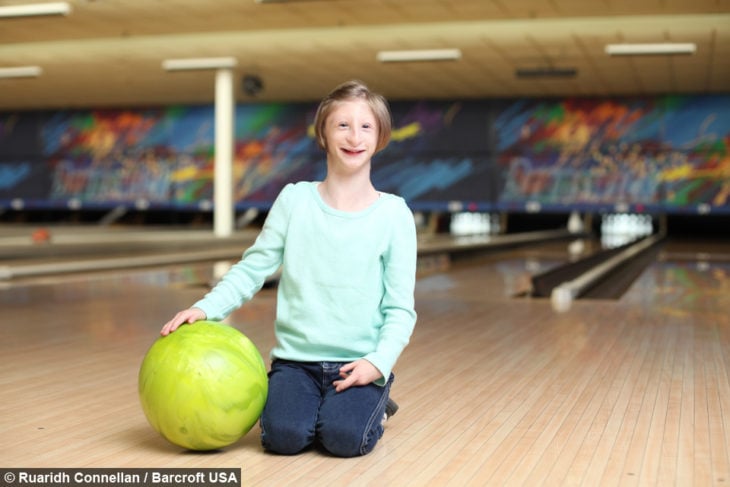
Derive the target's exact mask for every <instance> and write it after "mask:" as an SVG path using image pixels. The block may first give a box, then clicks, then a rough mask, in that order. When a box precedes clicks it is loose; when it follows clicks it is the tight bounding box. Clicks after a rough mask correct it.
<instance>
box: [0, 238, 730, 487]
mask: <svg viewBox="0 0 730 487" xmlns="http://www.w3.org/2000/svg"><path fill="white" fill-rule="evenodd" d="M565 245H566V244H559V243H556V244H551V246H549V247H547V248H542V249H540V248H538V249H535V248H525V249H523V250H520V251H512V252H500V253H494V254H492V255H490V256H488V257H486V258H483V259H481V260H480V261H478V262H466V261H465V262H462V263H460V264H459V265H455V266H454V267H452V269H451V270H449V271H448V272H432V273H430V274H428V275H424V276H423V277H421V278H420V279H419V281H418V285H417V311H418V312H419V320H418V324H417V327H416V331H415V334H414V336H413V339H412V342H411V344H410V346H409V347H408V348H407V349H406V351H405V352H404V354H403V356H402V357H401V359H400V361H399V363H398V365H397V367H396V370H395V373H396V382H395V384H394V386H393V391H392V395H393V397H394V399H396V401H398V403H399V404H400V407H401V408H400V411H399V412H398V414H397V415H396V416H395V417H393V418H392V419H391V421H390V422H389V423H388V424H387V427H386V432H385V435H384V437H383V439H382V440H381V442H380V443H379V444H378V446H377V447H376V449H375V451H374V452H373V453H371V454H370V455H367V456H365V457H362V458H356V459H337V458H331V457H328V456H325V455H323V454H321V453H318V452H315V451H312V452H307V453H304V454H301V455H298V456H292V457H286V456H274V455H269V454H266V453H264V452H263V451H262V449H261V447H260V444H259V439H258V429H257V427H256V428H254V430H252V431H251V432H250V433H249V434H248V435H247V436H246V437H244V438H243V439H242V440H241V441H240V442H238V443H236V444H235V445H233V446H231V447H228V448H226V449H224V450H223V451H220V452H216V453H205V454H203V453H191V452H186V451H181V450H180V449H179V448H177V447H174V446H172V445H170V444H168V443H166V441H165V440H163V439H162V438H161V437H160V436H158V435H157V433H155V432H154V431H153V430H152V429H151V427H150V426H149V425H148V424H147V422H146V420H145V417H144V415H143V413H142V410H141V408H140V405H139V401H138V398H137V372H138V369H139V365H140V363H141V360H142V357H143V356H144V354H145V352H146V350H147V348H148V347H149V346H150V344H151V343H152V341H153V340H154V339H155V338H156V336H157V332H158V330H159V328H160V326H161V324H162V323H163V322H164V321H166V320H167V319H168V317H169V316H170V315H171V314H172V313H173V312H175V311H176V310H178V309H179V308H182V307H185V306H188V305H189V304H190V303H191V302H193V301H194V300H196V299H197V298H198V297H200V296H201V294H202V293H203V292H205V290H206V286H205V285H206V283H207V282H209V281H210V279H211V278H212V272H213V271H212V268H213V266H212V265H210V264H198V265H193V266H178V267H168V268H161V269H145V270H136V271H129V272H123V273H122V272H115V273H113V274H104V273H99V274H93V275H86V276H56V277H53V278H48V279H34V280H29V281H25V282H22V281H21V282H15V281H10V282H5V283H0V357H2V361H1V362H0V397H2V400H1V401H0V451H2V454H0V467H16V468H17V467H54V468H60V467H117V468H120V467H240V469H241V475H242V479H243V485H246V486H282V485H293V486H310V485H318V486H330V485H331V486H345V485H373V486H384V485H386V486H388V485H392V486H426V485H428V486H442V485H444V486H445V485H454V486H464V485H475V486H477V485H478V486H483V485H508V486H512V485H525V486H535V485H546V486H564V485H583V486H603V485H606V486H613V485H642V486H644V485H657V486H672V485H674V486H713V485H716V486H726V485H730V262H728V260H727V259H723V258H721V259H713V258H711V255H712V254H706V253H705V254H703V255H701V256H700V259H701V260H700V261H697V260H695V259H694V258H692V257H691V255H694V254H691V253H690V254H688V251H687V250H686V249H683V250H682V258H680V259H678V260H674V259H673V258H672V257H671V254H670V253H664V254H663V258H662V259H661V260H660V261H659V262H657V263H656V264H655V265H653V266H652V267H651V268H650V269H648V270H647V271H646V272H645V273H643V274H642V276H641V278H640V279H639V280H638V281H637V282H636V283H635V284H634V286H633V287H632V288H631V289H630V291H629V292H628V293H627V294H626V295H625V296H624V297H623V298H622V299H621V300H619V301H591V302H583V301H578V302H576V303H574V305H573V306H572V308H571V309H570V310H568V311H567V312H564V313H557V312H555V311H553V310H552V309H551V306H550V303H549V300H536V299H526V298H515V297H513V295H514V294H515V293H517V292H519V291H520V290H524V287H525V285H526V283H527V281H528V279H529V274H530V273H531V272H535V271H536V270H538V269H540V268H541V267H542V268H544V267H545V266H549V265H554V264H555V263H556V262H558V261H560V260H561V259H563V260H564V259H566V258H567V253H566V252H565V251H564V250H563V247H564V246H565ZM689 248H690V249H691V248H692V247H691V246H690V247H689ZM728 248H729V247H725V250H724V252H725V255H727V254H728V253H730V251H729V250H728ZM688 255H690V256H689V257H687V256H688ZM707 255H710V257H707ZM274 301H275V291H274V290H264V291H262V292H261V293H260V294H259V295H258V296H257V297H256V298H255V299H254V301H252V302H251V303H249V304H248V305H247V306H245V307H243V308H242V309H240V310H238V311H237V312H235V313H234V314H233V315H232V316H231V317H230V318H229V320H228V321H229V323H231V324H232V325H234V326H236V327H238V328H240V329H241V330H242V331H244V333H246V334H247V335H248V336H249V337H250V338H251V339H252V340H253V341H254V342H255V343H256V344H257V345H258V346H259V348H260V349H261V350H262V351H263V352H264V353H268V350H269V349H270V348H271V347H272V343H273V333H272V329H271V322H272V319H273V312H274Z"/></svg>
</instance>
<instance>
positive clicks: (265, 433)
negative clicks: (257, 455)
mask: <svg viewBox="0 0 730 487" xmlns="http://www.w3.org/2000/svg"><path fill="white" fill-rule="evenodd" d="M313 440H314V433H313V432H309V431H305V430H304V429H302V428H301V426H300V425H298V424H295V423H286V422H285V421H276V422H274V424H264V422H263V421H262V422H261V445H262V446H263V447H264V449H265V450H267V451H270V452H272V453H278V454H280V455H294V454H297V453H299V452H301V451H302V450H304V449H306V448H307V447H309V446H310V445H311V444H312V442H313Z"/></svg>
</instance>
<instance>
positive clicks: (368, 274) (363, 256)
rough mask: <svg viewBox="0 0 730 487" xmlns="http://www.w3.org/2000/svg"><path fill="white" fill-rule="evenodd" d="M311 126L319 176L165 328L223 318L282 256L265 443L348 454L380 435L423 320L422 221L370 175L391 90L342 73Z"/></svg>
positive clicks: (365, 449)
mask: <svg viewBox="0 0 730 487" xmlns="http://www.w3.org/2000/svg"><path fill="white" fill-rule="evenodd" d="M314 128H315V136H316V139H317V143H318V145H319V146H320V147H321V148H322V149H323V150H324V151H325V152H326V154H327V174H326V177H325V178H324V181H322V182H300V183H296V184H289V185H287V186H286V187H285V188H284V189H283V190H282V191H281V193H280V194H279V196H278V197H277V198H276V201H275V202H274V204H273V205H272V207H271V210H270V211H269V214H268V216H267V218H266V222H265V223H264V226H263V228H262V230H261V233H260V234H259V236H258V237H257V239H256V242H255V243H254V244H253V245H252V246H251V247H250V248H249V249H247V250H246V251H245V252H244V254H243V257H242V259H241V260H240V261H239V262H238V263H237V264H236V265H234V266H233V267H232V268H231V270H230V271H229V272H228V273H227V274H226V275H225V276H224V277H223V279H222V280H221V282H220V283H219V284H218V285H216V286H215V287H214V288H213V290H211V291H210V292H209V293H208V294H207V295H206V296H205V297H204V298H203V299H202V300H200V301H198V302H197V303H195V304H194V305H193V307H191V308H190V309H187V310H184V311H181V312H179V313H177V314H176V315H175V316H174V317H173V318H172V319H171V320H170V321H169V322H168V323H166V324H165V325H164V326H163V328H162V331H161V333H162V335H167V334H169V333H170V332H173V331H174V330H175V329H177V328H178V327H179V326H180V325H182V324H183V323H190V324H192V323H194V322H195V321H198V320H203V319H209V320H220V319H223V318H224V317H225V316H227V315H228V314H229V313H231V312H232V311H233V310H234V309H236V308H237V307H239V306H241V305H242V304H243V303H245V302H246V301H248V300H250V299H251V298H252V297H253V295H254V294H255V293H256V292H258V291H259V289H261V287H262V285H263V283H264V280H265V279H266V277H268V276H269V275H271V274H273V273H274V272H275V271H277V270H278V269H279V267H281V278H280V281H279V286H278V290H277V292H278V294H277V310H276V320H275V335H276V344H275V346H274V348H273V350H272V352H271V357H272V364H271V370H270V372H269V395H268V398H267V401H266V406H265V407H264V411H263V413H262V415H261V441H262V445H263V447H264V448H265V449H266V450H268V451H271V452H275V453H280V454H295V453H298V452H300V451H302V450H304V449H306V448H308V447H310V446H312V445H314V444H315V443H317V444H319V445H320V446H321V447H323V448H324V449H325V450H327V451H328V452H330V453H331V454H333V455H337V456H342V457H352V456H357V455H364V454H367V453H369V452H370V451H372V449H373V448H374V447H375V444H376V443H377V441H378V440H379V439H380V437H381V436H382V434H383V426H382V418H383V415H384V412H385V410H386V403H387V402H388V394H389V391H390V386H391V383H392V382H393V374H392V373H391V370H392V368H393V366H394V364H395V362H396V360H397V358H398V357H399V355H400V354H401V352H402V351H403V349H404V348H405V346H406V345H407V343H408V341H409V339H410V336H411V333H412V331H413V328H414V325H415V322H416V312H415V309H414V298H413V292H414V286H415V273H416V230H415V224H414V221H413V215H412V213H411V211H410V210H409V208H408V206H406V203H405V201H404V200H403V199H402V198H400V197H397V196H394V195H392V194H387V193H382V192H379V191H378V190H376V189H375V187H374V186H373V184H372V182H371V178H370V170H371V164H372V163H371V158H372V156H373V155H374V154H376V153H377V152H379V151H380V150H382V149H383V148H385V146H386V145H387V144H388V142H389V140H390V132H391V115H390V111H389V109H388V105H387V102H386V101H385V99H384V98H383V97H382V96H380V95H378V94H375V93H373V92H371V91H370V90H369V89H368V87H367V86H365V84H363V83H362V82H359V81H350V82H346V83H344V84H342V85H340V86H338V87H337V88H335V89H334V90H333V91H332V92H331V93H330V94H329V95H328V96H327V97H325V98H324V99H323V100H322V102H321V103H320V105H319V108H318V109H317V113H316V115H315V120H314Z"/></svg>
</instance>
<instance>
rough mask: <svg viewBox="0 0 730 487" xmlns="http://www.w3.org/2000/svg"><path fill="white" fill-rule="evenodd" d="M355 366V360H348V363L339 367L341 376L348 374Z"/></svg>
mask: <svg viewBox="0 0 730 487" xmlns="http://www.w3.org/2000/svg"><path fill="white" fill-rule="evenodd" d="M356 366H357V364H356V363H355V362H350V363H349V364H345V365H343V366H342V367H340V375H341V376H343V377H345V376H348V375H350V372H352V371H353V370H354V369H355V367H356ZM343 374H344V375H343Z"/></svg>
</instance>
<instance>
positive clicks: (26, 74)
mask: <svg viewBox="0 0 730 487" xmlns="http://www.w3.org/2000/svg"><path fill="white" fill-rule="evenodd" d="M42 72H43V70H42V69H41V67H40V66H18V67H14V68H0V78H37V77H38V76H40V75H41V73H42Z"/></svg>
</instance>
